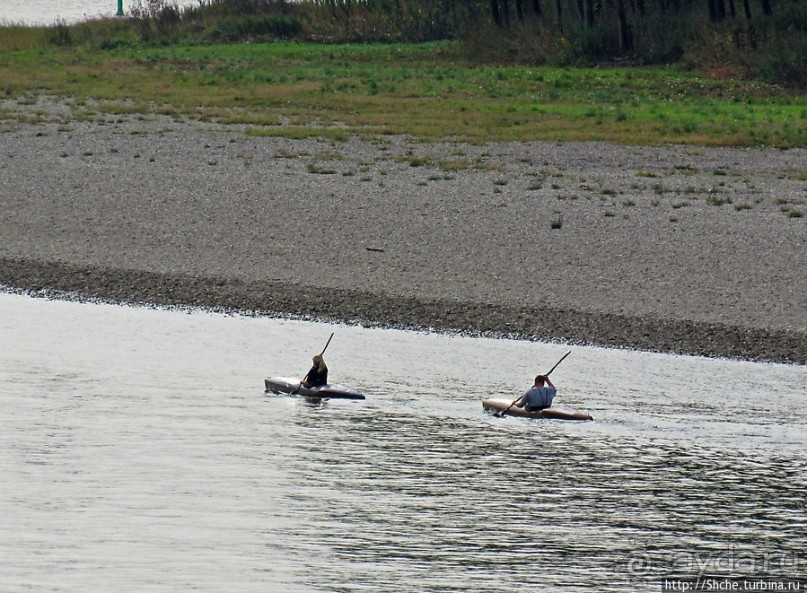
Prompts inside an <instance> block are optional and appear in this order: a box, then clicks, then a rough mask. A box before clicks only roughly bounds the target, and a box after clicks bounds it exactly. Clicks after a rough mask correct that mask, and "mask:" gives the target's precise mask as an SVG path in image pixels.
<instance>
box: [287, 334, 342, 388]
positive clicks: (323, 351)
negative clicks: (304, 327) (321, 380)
mask: <svg viewBox="0 0 807 593" xmlns="http://www.w3.org/2000/svg"><path fill="white" fill-rule="evenodd" d="M332 339H333V332H331V336H330V337H329V338H328V341H327V342H325V348H323V349H322V352H320V353H319V355H320V356H322V355H323V354H325V351H326V350H327V349H328V346H330V344H331V340H332ZM306 379H308V373H306V374H305V377H303V380H302V381H300V384H299V385H298V386H297V387H295V388H294V391H292V392H291V393H290V394H289V395H297V392H298V391H300V387H302V386H303V383H305V381H306Z"/></svg>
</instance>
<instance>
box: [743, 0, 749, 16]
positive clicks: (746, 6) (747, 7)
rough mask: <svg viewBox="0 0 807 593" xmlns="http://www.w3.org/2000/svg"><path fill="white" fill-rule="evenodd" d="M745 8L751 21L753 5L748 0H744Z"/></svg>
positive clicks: (746, 14)
mask: <svg viewBox="0 0 807 593" xmlns="http://www.w3.org/2000/svg"><path fill="white" fill-rule="evenodd" d="M743 10H744V11H745V18H747V19H748V20H749V21H750V20H751V5H750V4H748V0H743Z"/></svg>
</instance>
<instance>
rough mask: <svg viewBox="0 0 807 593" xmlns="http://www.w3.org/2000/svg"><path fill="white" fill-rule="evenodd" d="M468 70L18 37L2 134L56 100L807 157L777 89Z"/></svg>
mask: <svg viewBox="0 0 807 593" xmlns="http://www.w3.org/2000/svg"><path fill="white" fill-rule="evenodd" d="M6 29H7V30H9V31H11V29H12V28H6ZM28 34H30V35H35V34H42V33H41V32H39V33H37V31H36V30H32V31H29V33H28ZM20 37H22V38H21V39H20ZM10 38H11V36H8V37H7V39H10ZM462 56H463V54H462V53H461V52H460V51H459V48H458V45H457V44H456V43H454V42H432V43H424V44H386V45H383V44H363V45H355V44H353V45H347V44H346V45H325V44H310V43H285V42H276V43H255V44H246V43H244V44H228V45H206V46H196V45H173V46H168V47H149V46H146V45H136V46H134V45H125V46H119V47H112V48H106V49H101V48H100V47H99V46H97V45H92V44H90V45H81V46H76V45H54V44H40V43H26V42H25V39H24V33H18V35H17V41H16V43H14V44H13V45H12V44H8V43H7V44H6V45H5V46H4V47H0V81H2V85H3V86H2V88H1V89H0V90H2V91H3V93H4V98H5V99H6V101H4V102H3V103H2V107H0V121H6V122H8V121H15V120H19V119H31V118H46V117H51V118H52V117H54V116H53V115H47V112H46V111H44V110H43V111H42V112H38V111H37V109H36V108H35V107H34V108H32V107H31V106H32V105H33V106H35V105H36V104H37V103H38V102H39V101H41V100H42V98H43V97H48V98H52V97H55V98H57V99H60V100H67V101H68V102H69V104H70V105H71V110H70V113H69V114H66V115H61V116H59V117H61V118H63V119H65V120H70V119H91V120H92V119H98V120H102V121H103V120H106V119H108V118H109V117H110V116H115V115H117V114H131V113H137V114H143V115H148V114H153V113H160V114H168V115H171V116H173V117H175V118H177V119H202V120H215V121H220V122H225V123H241V124H248V125H250V126H253V130H254V133H256V134H277V135H289V136H308V135H329V136H340V135H344V134H349V133H355V134H359V135H363V136H374V135H383V134H410V135H412V136H415V137H418V138H421V139H424V140H431V139H438V138H450V137H453V138H457V139H460V140H465V141H470V142H486V141H507V140H513V141H530V140H552V141H568V140H604V141H611V142H616V143H623V144H638V145H644V144H661V143H691V144H702V145H722V146H759V145H770V146H779V147H793V146H807V97H805V96H804V95H803V94H800V93H798V92H794V91H786V90H783V89H781V88H779V87H775V86H768V85H764V84H760V83H754V82H748V81H741V80H736V79H732V78H705V77H703V76H699V75H696V74H693V73H691V72H684V71H681V70H677V69H673V68H669V67H668V68H652V67H642V68H596V69H594V68H562V69H558V68H548V67H546V68H544V67H530V68H527V67H517V66H498V67H494V66H479V65H472V64H469V63H467V61H466V60H465V59H464V58H463V57H462ZM20 104H22V105H25V108H24V109H21V108H20V107H19V105H20Z"/></svg>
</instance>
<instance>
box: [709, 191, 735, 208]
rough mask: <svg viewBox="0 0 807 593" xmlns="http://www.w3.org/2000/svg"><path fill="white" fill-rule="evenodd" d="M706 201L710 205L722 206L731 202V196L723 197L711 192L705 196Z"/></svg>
mask: <svg viewBox="0 0 807 593" xmlns="http://www.w3.org/2000/svg"><path fill="white" fill-rule="evenodd" d="M706 203H707V204H709V205H710V206H723V205H724V204H731V198H724V197H721V196H718V195H714V194H712V195H710V196H709V197H707V198H706Z"/></svg>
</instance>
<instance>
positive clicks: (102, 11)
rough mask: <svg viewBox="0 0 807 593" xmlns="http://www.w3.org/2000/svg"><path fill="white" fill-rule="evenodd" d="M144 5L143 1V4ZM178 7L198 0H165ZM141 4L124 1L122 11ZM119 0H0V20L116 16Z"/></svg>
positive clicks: (46, 20)
mask: <svg viewBox="0 0 807 593" xmlns="http://www.w3.org/2000/svg"><path fill="white" fill-rule="evenodd" d="M146 4H147V2H146V0H143V2H142V5H143V6H145V5H146ZM166 4H173V5H176V6H178V7H180V8H182V7H186V6H198V5H199V0H168V1H166ZM139 5H141V2H140V1H139V0H123V13H124V14H127V15H128V14H129V11H130V10H131V9H132V7H135V6H139ZM117 12H118V0H0V23H14V24H17V23H22V24H26V25H52V24H54V23H55V22H57V21H64V22H66V23H77V22H81V21H85V20H88V19H91V18H97V17H101V16H103V17H110V16H115V14H116V13H117Z"/></svg>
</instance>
